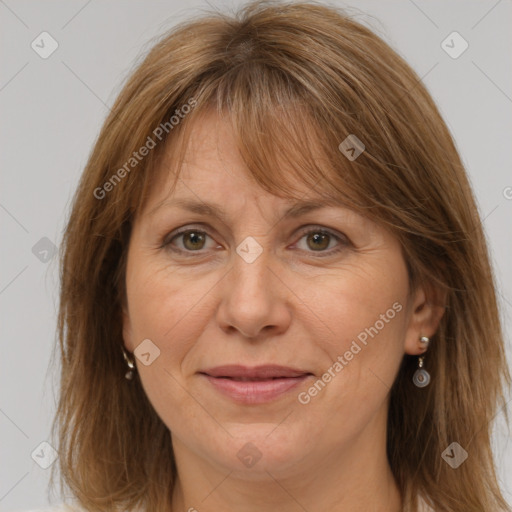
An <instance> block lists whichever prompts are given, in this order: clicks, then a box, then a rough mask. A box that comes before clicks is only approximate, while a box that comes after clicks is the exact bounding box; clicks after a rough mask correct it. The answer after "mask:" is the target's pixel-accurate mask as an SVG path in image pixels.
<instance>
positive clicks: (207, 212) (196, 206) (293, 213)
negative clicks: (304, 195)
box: [148, 198, 343, 223]
mask: <svg viewBox="0 0 512 512" xmlns="http://www.w3.org/2000/svg"><path fill="white" fill-rule="evenodd" d="M164 206H165V207H168V208H172V207H176V208H181V209H182V210H186V211H189V212H192V213H196V214H199V215H204V216H207V217H215V218H217V219H219V220H221V221H222V222H224V223H226V221H227V214H226V212H225V211H224V210H223V209H222V207H220V206H219V205H216V204H213V203H206V202H203V201H197V200H195V199H171V200H168V201H164V202H163V203H161V204H159V205H158V206H156V207H155V208H153V209H152V210H151V211H150V212H149V213H148V216H152V215H154V214H155V213H156V212H157V211H158V210H160V209H161V208H163V207H164ZM329 206H336V207H340V208H342V207H343V204H341V203H340V202H339V201H334V200H332V199H331V200H329V199H327V198H319V199H317V200H309V201H297V202H296V203H294V204H293V205H292V206H290V207H289V208H288V209H287V210H286V211H285V212H284V214H283V215H282V217H283V218H285V219H286V218H297V217H300V216H302V215H305V214H307V213H309V212H312V211H315V210H320V209H322V208H327V207H329Z"/></svg>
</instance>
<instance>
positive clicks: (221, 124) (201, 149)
mask: <svg viewBox="0 0 512 512" xmlns="http://www.w3.org/2000/svg"><path fill="white" fill-rule="evenodd" d="M239 144H240V140H239V139H238V138H237V136H236V134H235V132H234V130H233V127H232V124H231V119H230V118H229V117H227V116H223V117H221V116H219V115H217V114H216V113H214V112H212V111H207V112H203V113H201V115H200V117H198V118H196V119H194V120H193V121H192V123H191V125H190V126H189V127H188V131H187V132H186V133H185V135H184V136H178V137H176V138H175V139H173V140H171V141H170V143H169V144H168V145H167V146H166V148H165V151H164V153H163V158H162V159H161V161H160V164H159V166H158V167H157V169H155V175H154V177H153V180H152V181H153V185H152V187H151V190H150V194H149V196H148V201H147V207H146V208H145V213H146V212H147V211H148V210H149V211H152V210H154V209H155V207H156V206H158V204H159V203H162V202H164V201H167V200H169V199H170V198H185V199H186V200H187V201H188V202H189V203H190V202H192V201H194V200H196V201H203V202H206V201H207V200H208V199H211V198H215V200H216V201H220V202H228V203H233V204H234V203H237V200H238V201H243V200H248V199H250V198H252V199H254V200H257V199H259V198H262V197H266V198H267V199H270V198H272V200H273V201H274V202H275V203H276V204H278V203H292V202H296V201H297V200H300V201H303V202H312V201H316V202H322V201H323V202H326V201H328V202H330V203H332V204H342V201H341V200H340V199H339V198H334V197H333V196H332V195H330V194H329V193H328V191H326V190H325V187H324V189H323V190H322V189H321V187H320V186H319V185H317V186H316V187H314V186H312V183H308V180H307V179H301V176H300V175H299V173H298V172H297V169H296V168H294V166H293V164H291V163H290V159H288V160H287V161H286V160H285V159H282V161H280V162H278V163H276V165H274V166H272V167H271V168H270V167H267V168H265V169H264V171H263V174H264V175H265V177H266V179H267V178H268V180H269V182H274V181H275V182H278V183H279V185H280V187H274V189H273V190H270V189H269V188H267V187H262V186H261V183H258V182H257V180H255V178H254V176H253V174H252V173H251V172H250V171H249V169H248V167H247V164H246V162H245V160H244V158H243V156H242V155H241V153H240V149H239ZM178 153H179V157H177V155H178ZM322 158H324V157H323V156H322V155H321V153H320V151H319V150H318V149H316V154H315V159H316V161H317V162H319V161H321V159H322ZM281 186H282V190H278V188H281Z"/></svg>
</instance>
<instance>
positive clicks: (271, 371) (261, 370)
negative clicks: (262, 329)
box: [200, 364, 311, 379]
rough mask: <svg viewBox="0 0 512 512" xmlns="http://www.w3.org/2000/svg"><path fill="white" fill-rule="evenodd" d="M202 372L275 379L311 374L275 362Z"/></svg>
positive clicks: (211, 369) (215, 368)
mask: <svg viewBox="0 0 512 512" xmlns="http://www.w3.org/2000/svg"><path fill="white" fill-rule="evenodd" d="M200 373H204V374H206V375H209V376H210V377H230V378H244V379H272V378H273V379H275V378H280V377H281V378H290V377H302V376H304V375H311V372H308V371H305V370H300V369H297V368H291V367H288V366H280V365H275V364H269V365H261V366H252V367H250V366H241V365H224V366H216V367H214V368H208V369H207V370H202V371H201V372H200Z"/></svg>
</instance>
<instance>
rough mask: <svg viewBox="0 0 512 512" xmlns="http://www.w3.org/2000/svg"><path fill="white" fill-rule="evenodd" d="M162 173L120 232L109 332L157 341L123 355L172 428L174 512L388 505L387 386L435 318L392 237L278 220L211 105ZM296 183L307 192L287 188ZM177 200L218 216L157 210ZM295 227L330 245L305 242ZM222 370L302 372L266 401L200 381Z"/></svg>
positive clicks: (366, 225)
mask: <svg viewBox="0 0 512 512" xmlns="http://www.w3.org/2000/svg"><path fill="white" fill-rule="evenodd" d="M170 178H171V176H170V172H169V171H168V170H167V169H166V168H165V164H163V166H162V169H161V173H160V175H159V179H158V181H157V183H156V185H155V186H154V187H153V190H152V191H151V194H150V197H149V199H148V202H147V203H146V206H145V208H144V210H143V211H141V212H139V215H138V216H137V217H136V219H135V222H134V225H133V231H132V236H131V239H130V246H129V252H128V261H127V272H126V287H127V306H126V307H125V309H124V323H123V336H124V343H125V347H126V349H127V350H128V351H130V352H133V351H134V350H135V349H136V347H137V346H138V345H139V344H140V343H141V342H142V340H145V339H150V340H151V341H152V343H154V345H156V346H157V347H158V349H159V350H160V355H159V356H158V357H157V358H156V359H154V361H153V362H152V363H151V364H150V365H147V366H146V365H144V364H142V363H141V361H140V360H138V359H137V358H136V365H137V371H138V372H139V374H140V378H141V382H142V385H143V387H144V390H145V392H146V393H147V396H148V398H149V400H150V401H151V403H152V405H153V406H154V408H155V410H156V412H157V413H158V415H159V416H160V418H161V419H162V421H163V422H164V423H165V425H166V426H167V427H168V428H169V430H170V432H171V436H172V442H173V447H174V453H175V457H176V464H177V467H178V481H177V484H176V486H175V489H174V494H173V512H176V511H187V510H190V511H192V510H199V511H218V510H222V511H225V512H230V511H235V510H244V511H247V512H252V511H261V510H276V511H277V510H279V511H284V512H288V511H290V512H291V511H299V510H304V509H305V510H308V511H323V510H331V511H342V510H343V511H344V512H353V511H354V512H355V511H366V512H367V511H386V512H392V511H398V510H400V496H399V493H398V490H397V487H396V483H395V481H394V479H393V476H392V473H391V470H390V467H389V464H388V461H387V458H386V449H385V442H386V418H387V411H388V400H389V391H390V387H391V385H392V383H393V381H394V379H395V376H396V374H397V372H398V368H399V365H400V362H401V359H402V357H403V355H404V353H407V354H421V353H422V352H423V351H424V349H423V348H422V346H421V345H420V343H419V338H420V336H429V337H430V336H432V335H433V334H434V333H435V331H436V329H437V327H438V324H439V320H440V316H441V315H440V314H439V313H438V312H437V311H436V310H434V309H433V308H432V307H431V306H430V305H429V301H427V297H428V290H424V289H423V288H418V289H417V290H414V292H413V293H411V294H410V295H409V282H408V277H407V271H406V266H405V262H404V260H403V257H402V252H401V248H400V245H399V243H398V241H397V240H396V238H395V237H394V236H393V235H392V234H391V233H390V232H388V231H387V230H385V229H384V228H382V227H380V226H378V225H376V224H374V223H372V222H371V221H369V220H368V219H365V218H363V217H361V216H359V215H357V214H356V213H354V212H352V211H350V210H347V209H345V208H341V207H338V206H329V207H326V208H323V209H320V210H316V211H312V212H309V213H307V214H305V215H303V216H301V217H299V218H291V219H284V218H283V212H284V210H285V209H286V208H287V207H289V206H291V205H292V204H294V200H292V199H287V198H281V197H277V196H274V195H271V194H269V193H268V192H266V191H263V190H262V189H261V188H260V187H259V186H258V185H256V184H255V183H254V182H252V181H251V179H250V178H249V176H248V174H247V172H246V169H245V166H244V163H243V161H242V160H241V158H240V156H239V155H238V153H237V150H236V146H235V141H234V138H233V135H232V132H231V130H230V126H229V124H228V123H227V122H226V121H224V120H222V119H221V118H217V117H215V116H214V115H213V114H209V115H207V116H206V117H205V119H204V120H203V121H202V122H201V123H197V125H196V126H195V127H194V135H193V136H192V137H191V143H190V146H189V147H188V148H187V155H186V161H185V164H184V166H183V171H182V174H181V178H180V180H179V181H178V184H177V187H176V189H175V190H174V192H173V194H172V195H170V196H169V192H168V190H169V185H168V184H169V183H170V181H169V180H170ZM297 190H301V191H302V193H303V195H304V199H306V198H307V199H312V198H315V192H314V191H311V190H310V189H309V190H308V189H306V188H304V187H302V188H301V185H300V184H299V183H297ZM176 198H191V199H195V200H198V201H199V200H200V201H203V202H209V203H216V204H218V205H220V206H222V207H223V208H224V209H225V211H226V220H225V222H223V221H221V220H219V219H217V218H215V217H212V216H205V215H202V214H197V213H190V212H187V211H185V210H181V209H179V208H174V207H172V206H169V205H167V206H161V207H160V208H158V206H159V205H160V204H161V203H162V202H164V201H167V200H169V199H171V200H174V199H176ZM155 208H157V209H156V210H155ZM180 227H187V228H188V229H191V230H195V231H196V232H197V231H198V230H200V231H203V232H204V233H205V235H204V236H205V238H204V241H201V240H200V241H199V242H198V241H197V239H191V238H190V236H187V235H181V236H178V237H176V238H173V237H174V235H173V233H174V232H175V231H176V229H177V228H180ZM303 228H306V229H309V228H311V229H312V230H313V231H314V230H315V229H317V230H318V228H323V229H326V230H328V231H330V232H332V233H333V234H334V235H336V236H339V237H340V241H338V240H337V239H336V238H335V237H330V238H328V239H327V241H325V243H324V242H316V243H315V240H311V237H309V239H308V235H307V234H304V233H303V231H304V229H303ZM317 232H318V231H314V233H317ZM314 233H313V234H314ZM248 236H251V237H253V238H254V239H255V240H257V242H258V243H259V244H260V246H261V247H262V249H263V252H262V253H261V254H260V255H259V257H258V258H257V259H256V260H255V261H254V262H252V263H248V262H246V261H245V260H244V259H243V258H242V257H240V256H239V255H238V254H237V252H236V248H237V246H238V245H239V244H240V243H241V242H242V241H243V240H244V239H245V238H246V237H248ZM343 236H346V237H348V240H349V242H348V243H343ZM164 241H168V242H169V241H171V244H170V245H167V246H165V247H162V244H163V242H164ZM171 247H174V248H176V249H182V250H183V251H185V252H184V253H183V254H179V253H178V252H173V251H172V250H171ZM319 247H320V250H319V249H318V248H319ZM336 248H340V249H341V250H340V251H339V252H333V251H334V250H335V249H336ZM187 251H188V252H187ZM396 303H399V304H400V305H401V306H402V308H401V310H400V312H398V313H396V315H394V318H393V319H391V320H389V321H388V322H386V323H385V326H384V327H383V328H381V329H380V330H379V331H378V334H377V335H375V336H374V337H373V338H370V337H369V338H368V342H367V345H366V346H364V345H362V344H361V343H359V345H360V346H361V347H362V348H361V350H360V351H359V352H358V353H357V354H356V355H354V356H353V358H352V359H351V360H350V361H347V364H346V366H345V365H344V367H343V369H342V370H341V371H339V372H337V373H336V372H335V375H336V376H335V377H334V378H332V380H331V381H330V382H329V383H328V384H327V385H326V386H325V387H324V388H323V389H322V390H321V391H320V392H318V393H317V394H316V396H314V397H311V400H310V401H309V402H308V403H307V404H303V403H300V402H299V400H298V395H299V393H301V392H307V390H308V389H309V388H311V386H312V385H313V384H314V383H315V382H316V381H317V380H318V379H319V378H321V376H322V375H323V374H324V372H326V371H327V369H328V368H330V367H332V366H333V361H336V360H337V358H338V356H340V355H341V356H342V357H343V355H344V354H345V353H346V352H347V351H348V350H349V349H350V347H351V344H352V342H353V341H354V340H356V339H357V336H358V334H360V333H361V332H362V331H364V329H365V328H368V327H370V326H374V325H375V324H376V321H377V320H379V318H382V317H381V316H380V315H382V314H386V311H388V310H389V309H390V308H392V305H393V304H396ZM344 360H345V361H346V359H344ZM229 363H231V364H246V365H248V366H256V365H260V364H272V363H274V364H281V365H284V366H291V367H295V368H300V369H303V370H307V371H309V372H311V373H313V374H314V376H311V377H309V378H308V379H307V380H306V381H305V382H303V383H302V384H300V386H299V387H298V388H296V389H295V390H293V391H291V392H289V393H286V394H284V395H281V396H280V397H279V398H278V399H276V400H274V401H272V402H270V403H265V404H259V405H254V404H252V405H248V404H239V403H235V402H234V401H232V400H231V399H230V398H228V397H225V396H224V395H221V394H220V393H219V392H218V391H217V390H216V389H214V388H213V386H212V385H211V384H210V383H209V382H208V381H207V380H205V379H204V377H202V376H201V375H200V374H198V372H199V371H201V370H204V369H206V368H209V367H213V366H218V365H223V364H229ZM418 393H421V390H420V389H419V390H418ZM302 396H304V395H302ZM249 442H250V443H252V445H254V446H255V447H256V448H257V451H258V452H259V453H260V454H261V458H260V459H259V460H258V461H257V462H256V463H255V464H253V465H252V466H251V467H247V466H246V465H244V464H243V463H242V462H241V460H240V459H239V458H238V457H237V454H238V452H239V451H240V450H242V453H245V452H244V451H243V450H248V448H247V446H246V444H247V443H249ZM244 446H245V448H244Z"/></svg>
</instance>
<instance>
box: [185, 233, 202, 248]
mask: <svg viewBox="0 0 512 512" xmlns="http://www.w3.org/2000/svg"><path fill="white" fill-rule="evenodd" d="M189 240H191V244H192V249H197V245H196V244H197V243H198V242H199V244H200V243H201V242H202V241H204V237H203V236H202V235H201V234H200V233H196V232H194V231H191V232H190V233H187V234H186V236H185V245H187V241H189Z"/></svg>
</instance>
